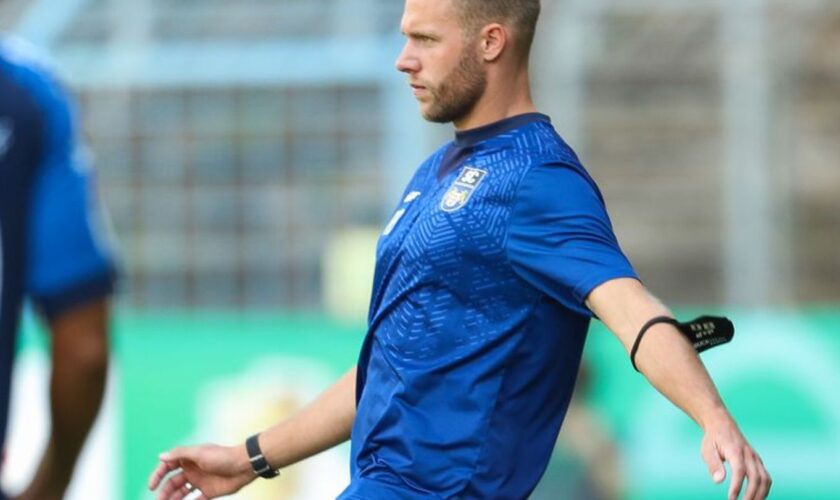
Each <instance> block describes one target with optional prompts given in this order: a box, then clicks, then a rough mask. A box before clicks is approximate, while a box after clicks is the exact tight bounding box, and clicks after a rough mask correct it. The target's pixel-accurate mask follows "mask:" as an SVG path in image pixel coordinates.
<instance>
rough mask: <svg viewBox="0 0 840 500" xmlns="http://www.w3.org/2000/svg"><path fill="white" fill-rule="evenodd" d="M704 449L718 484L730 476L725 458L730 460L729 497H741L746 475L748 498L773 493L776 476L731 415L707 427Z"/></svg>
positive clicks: (705, 458) (710, 469)
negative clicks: (727, 473) (765, 465)
mask: <svg viewBox="0 0 840 500" xmlns="http://www.w3.org/2000/svg"><path fill="white" fill-rule="evenodd" d="M700 452H701V454H702V455H703V460H705V462H706V465H708V467H709V473H710V474H711V475H712V479H713V480H714V482H716V483H718V484H720V483H722V482H723V480H724V479H726V469H725V468H724V466H723V462H729V466H730V468H731V469H732V483H731V485H730V487H729V500H737V498H738V496H739V495H740V494H741V488H742V486H743V484H744V479H746V480H747V491H746V493H744V500H762V499H764V498H766V497H767V495H768V494H769V493H770V486H771V485H772V484H773V480H772V479H771V478H770V474H768V473H767V469H765V468H764V462H762V461H761V457H759V456H758V453H756V452H755V450H753V448H752V446H750V445H749V443H747V440H746V439H745V438H744V436H743V435H742V434H741V431H740V430H738V426H737V425H736V424H735V422H734V421H733V420H732V418H731V417H729V416H728V415H726V416H724V417H723V418H719V419H718V420H716V421H715V423H713V424H712V425H710V426H708V427H707V428H706V435H705V436H704V437H703V444H702V446H701V448H700Z"/></svg>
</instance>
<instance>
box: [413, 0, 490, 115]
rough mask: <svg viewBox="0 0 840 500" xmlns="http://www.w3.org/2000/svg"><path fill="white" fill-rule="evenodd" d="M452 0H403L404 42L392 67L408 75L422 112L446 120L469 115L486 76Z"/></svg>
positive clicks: (480, 94)
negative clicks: (460, 22)
mask: <svg viewBox="0 0 840 500" xmlns="http://www.w3.org/2000/svg"><path fill="white" fill-rule="evenodd" d="M458 19H459V17H458V13H457V12H456V10H455V7H454V5H452V0H406V3H405V11H404V13H403V18H402V24H401V30H402V32H403V34H404V35H405V36H406V38H407V40H406V43H405V47H403V51H402V53H401V54H400V56H399V57H398V58H397V62H396V66H397V69H398V70H399V71H402V72H403V73H406V74H407V75H408V76H409V83H410V84H411V88H412V89H413V91H414V96H415V98H416V99H417V101H418V102H419V103H420V113H421V114H422V115H423V118H425V119H426V120H429V121H432V122H437V123H447V122H451V121H457V120H459V119H461V118H463V117H465V116H466V115H467V114H469V113H470V112H471V111H472V110H473V108H474V107H475V105H476V103H477V102H478V100H479V99H480V98H481V96H482V95H483V94H484V90H485V88H486V86H487V75H486V73H485V69H484V67H483V65H482V64H481V60H480V59H479V56H478V53H477V51H476V47H475V44H474V43H473V41H472V40H468V39H466V38H468V37H466V36H465V33H464V31H463V29H462V28H461V26H460V25H459V21H458Z"/></svg>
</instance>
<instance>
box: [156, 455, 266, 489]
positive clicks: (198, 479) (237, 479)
mask: <svg viewBox="0 0 840 500" xmlns="http://www.w3.org/2000/svg"><path fill="white" fill-rule="evenodd" d="M170 473H172V474H171V475H169V474H170ZM256 477H257V476H256V474H254V471H253V469H252V468H251V463H250V462H249V461H248V453H247V452H246V451H245V446H244V445H240V446H230V447H228V446H216V445H202V446H189V447H183V448H175V449H173V450H170V451H168V452H166V453H163V454H161V455H160V464H159V465H158V466H157V468H156V469H155V471H154V472H152V475H151V476H150V477H149V489H150V490H152V491H154V490H156V489H157V488H158V487H159V486H160V491H158V494H157V500H182V499H184V498H186V497H187V496H189V498H190V499H191V500H204V499H210V498H216V497H219V496H223V495H230V494H232V493H235V492H237V491H239V490H240V489H242V487H243V486H245V485H247V484H248V483H250V482H251V481H253V480H254V479H255V478H256ZM194 490H200V492H201V494H198V493H195V491H194Z"/></svg>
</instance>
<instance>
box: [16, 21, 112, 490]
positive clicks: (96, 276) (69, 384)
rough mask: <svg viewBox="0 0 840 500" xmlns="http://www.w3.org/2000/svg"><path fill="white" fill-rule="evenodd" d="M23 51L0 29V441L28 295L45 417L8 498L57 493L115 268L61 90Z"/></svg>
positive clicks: (71, 460)
mask: <svg viewBox="0 0 840 500" xmlns="http://www.w3.org/2000/svg"><path fill="white" fill-rule="evenodd" d="M32 54H33V51H32V49H31V48H30V47H28V46H26V45H24V44H23V43H22V42H19V41H14V40H11V39H8V38H2V37H0V256H1V257H2V258H0V301H2V302H1V305H2V309H0V450H3V449H4V446H3V438H4V436H5V433H6V427H7V418H8V411H7V410H8V405H9V390H10V385H11V375H12V361H13V356H14V351H15V340H16V335H17V330H18V326H19V323H20V315H21V310H22V307H23V303H24V300H25V298H27V297H28V298H30V299H32V301H33V302H34V304H35V305H36V307H37V309H38V310H39V312H40V313H41V315H42V316H43V318H44V319H45V321H46V323H47V324H48V326H49V330H50V332H51V341H52V375H51V384H50V408H51V417H52V419H51V420H52V426H51V432H50V437H49V441H48V444H47V448H46V450H45V452H44V455H43V458H42V460H41V462H40V465H39V467H38V469H37V471H36V473H35V477H34V479H33V480H32V482H31V483H30V485H29V486H28V488H26V489H25V490H24V491H23V492H22V493H21V494H20V496H18V497H16V498H17V499H18V500H24V499H25V500H59V499H61V498H63V496H64V492H65V490H66V489H67V486H68V484H69V483H70V479H71V475H72V473H73V469H74V467H75V464H76V461H77V458H78V456H79V453H80V451H81V448H82V445H83V443H84V441H85V439H86V437H87V435H88V432H89V431H90V428H91V426H92V424H93V422H94V420H95V418H96V415H97V413H98V411H99V407H100V405H101V401H102V397H103V392H104V388H105V379H106V372H107V366H108V337H107V329H108V328H107V326H108V309H109V308H108V297H109V295H110V294H111V291H112V288H113V284H114V277H115V267H114V263H113V259H112V254H111V251H110V250H109V246H108V244H107V243H106V241H105V240H104V238H103V232H102V228H101V220H100V219H99V215H98V213H97V212H98V208H97V205H96V200H95V199H94V197H93V191H94V190H93V186H92V179H91V171H90V168H89V167H88V165H87V164H86V162H85V159H84V156H83V155H82V154H81V153H80V149H79V145H78V142H77V129H76V123H75V117H74V110H73V108H72V105H71V104H70V99H69V97H68V96H67V94H66V93H65V91H64V89H63V88H62V87H61V86H60V84H59V83H58V82H57V81H56V80H55V79H54V77H53V76H52V75H51V72H50V71H48V70H47V69H45V67H44V65H43V64H42V63H41V62H40V61H39V60H38V58H37V57H35V56H33V55H32ZM4 455H5V453H4ZM2 498H6V497H4V495H3V493H2V492H0V499H2Z"/></svg>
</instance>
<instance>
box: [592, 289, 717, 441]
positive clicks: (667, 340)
mask: <svg viewBox="0 0 840 500" xmlns="http://www.w3.org/2000/svg"><path fill="white" fill-rule="evenodd" d="M596 293H597V294H598V296H596ZM605 303H609V304H611V305H614V304H619V305H620V306H619V307H600V308H598V307H596V309H597V310H595V312H596V314H598V316H599V317H600V319H601V320H602V321H603V322H604V323H605V324H606V325H607V326H608V327H609V328H610V330H612V331H613V333H615V335H616V336H617V337H618V338H619V340H620V341H621V343H622V344H623V345H624V348H625V350H626V351H627V352H628V354H629V352H630V350H631V348H632V346H633V343H634V342H635V340H636V336H637V335H638V333H639V330H640V329H641V328H642V326H644V324H645V323H646V322H648V321H649V320H650V319H652V318H655V317H657V316H671V317H673V314H672V313H671V311H670V310H669V309H668V308H667V307H665V306H664V305H663V304H662V303H661V302H659V301H658V300H656V299H655V298H654V297H653V296H651V295H650V294H649V293H648V292H647V291H646V290H645V289H644V287H643V286H642V285H641V283H639V282H637V281H630V280H628V281H625V280H617V282H616V283H614V284H611V283H608V284H606V285H604V286H603V287H602V288H599V289H597V290H596V292H594V293H593V297H591V298H590V304H591V305H593V306H594V305H595V304H605ZM636 365H637V366H638V367H639V370H640V371H641V372H642V374H644V375H645V377H647V379H648V380H649V381H650V383H651V385H653V386H654V387H655V388H656V389H657V390H658V391H659V392H661V393H662V394H663V395H664V396H665V397H667V398H668V399H669V400H670V401H671V402H673V403H674V404H675V405H677V406H678V407H679V408H681V409H682V410H683V411H685V412H686V413H687V414H688V415H689V416H690V417H691V418H692V419H694V421H695V422H697V423H698V425H700V426H701V427H703V428H706V426H707V425H708V423H709V420H710V419H714V418H716V417H719V416H721V414H722V413H723V414H725V408H724V405H723V402H722V401H721V398H720V395H719V394H718V391H717V389H716V388H715V385H714V383H713V382H712V379H711V377H709V374H708V372H707V371H706V368H705V367H704V366H703V364H702V363H701V362H700V358H699V357H698V355H697V352H696V351H695V350H694V347H693V346H692V345H691V344H690V343H689V342H688V340H687V339H686V338H685V337H684V336H683V335H682V334H681V333H680V332H679V331H678V330H677V329H676V328H675V327H674V326H672V325H668V324H657V325H654V326H653V327H651V328H650V330H649V331H648V332H647V333H646V335H645V337H644V338H643V340H642V342H641V344H640V346H639V350H638V353H637V355H636Z"/></svg>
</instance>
